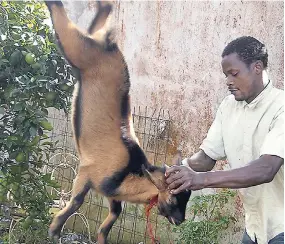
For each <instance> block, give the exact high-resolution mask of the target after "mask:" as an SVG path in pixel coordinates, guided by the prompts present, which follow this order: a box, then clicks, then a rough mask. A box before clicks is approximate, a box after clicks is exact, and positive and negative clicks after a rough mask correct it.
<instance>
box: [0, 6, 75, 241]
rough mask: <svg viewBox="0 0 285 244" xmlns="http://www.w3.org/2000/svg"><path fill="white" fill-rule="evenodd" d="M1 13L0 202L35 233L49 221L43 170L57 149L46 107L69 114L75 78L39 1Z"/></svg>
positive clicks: (46, 180) (1, 8)
mask: <svg viewBox="0 0 285 244" xmlns="http://www.w3.org/2000/svg"><path fill="white" fill-rule="evenodd" d="M0 12H1V14H0V148H1V149H0V203H2V204H3V203H5V202H6V203H8V202H10V201H11V199H13V203H15V204H16V205H17V206H20V207H21V215H23V216H24V221H22V228H24V229H26V230H27V229H30V230H34V228H36V227H37V226H42V224H43V225H47V223H48V222H49V221H50V214H49V208H50V204H51V202H52V196H50V195H49V194H48V192H47V187H49V186H52V187H56V184H55V182H54V181H52V180H51V175H50V174H43V173H42V171H41V169H42V166H43V165H44V164H45V163H46V162H47V161H48V159H49V157H50V154H51V153H52V152H53V151H54V150H55V148H56V144H55V143H54V142H52V141H51V140H50V138H49V136H48V132H49V131H51V130H52V125H51V124H50V123H49V121H48V108H56V109H63V110H64V111H65V112H67V111H68V110H69V108H70V97H71V93H72V90H73V85H74V78H73V76H72V75H71V67H70V66H69V65H67V64H66V62H65V60H64V59H63V57H62V56H61V55H60V54H59V53H58V51H57V48H56V44H55V43H54V38H53V33H52V30H51V28H50V26H49V25H48V24H47V23H48V22H47V19H48V15H47V10H46V7H45V6H44V4H43V3H42V2H36V1H34V0H31V1H24V2H17V1H15V2H13V1H11V2H7V1H1V2H0ZM8 192H9V194H10V196H11V198H10V199H7V193H8ZM30 243H31V242H30Z"/></svg>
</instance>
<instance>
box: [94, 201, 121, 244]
mask: <svg viewBox="0 0 285 244" xmlns="http://www.w3.org/2000/svg"><path fill="white" fill-rule="evenodd" d="M109 203H110V206H109V214H108V216H107V218H106V219H105V220H104V222H103V223H102V224H101V226H100V227H99V230H98V243H99V244H107V237H108V234H109V232H110V230H111V228H112V226H113V224H114V223H115V222H116V220H117V219H118V217H119V215H120V213H121V212H122V205H121V202H120V201H116V200H109Z"/></svg>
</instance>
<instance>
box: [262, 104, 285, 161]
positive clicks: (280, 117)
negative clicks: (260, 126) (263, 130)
mask: <svg viewBox="0 0 285 244" xmlns="http://www.w3.org/2000/svg"><path fill="white" fill-rule="evenodd" d="M265 154H267V155H274V156H279V157H281V158H283V159H284V107H282V108H281V109H280V110H279V111H278V113H277V114H276V116H275V117H274V119H273V121H272V123H271V125H270V129H269V132H268V134H267V135H266V137H265V140H264V142H263V144H262V147H261V149H260V156H262V155H265Z"/></svg>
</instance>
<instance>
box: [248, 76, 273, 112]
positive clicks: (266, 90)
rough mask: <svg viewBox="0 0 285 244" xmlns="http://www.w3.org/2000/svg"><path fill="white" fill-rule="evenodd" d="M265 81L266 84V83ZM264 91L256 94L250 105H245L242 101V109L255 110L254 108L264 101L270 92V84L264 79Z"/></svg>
mask: <svg viewBox="0 0 285 244" xmlns="http://www.w3.org/2000/svg"><path fill="white" fill-rule="evenodd" d="M266 81H267V82H266ZM264 86H265V87H264V89H263V90H262V91H261V92H260V93H259V94H258V96H257V97H256V98H254V99H253V100H252V101H251V102H250V103H247V102H246V101H243V103H244V104H243V105H244V107H248V108H255V106H256V105H257V104H258V103H259V102H260V101H261V100H263V99H264V97H266V96H267V94H269V92H270V91H271V90H272V87H273V85H272V82H271V81H270V80H269V79H266V80H265V81H264Z"/></svg>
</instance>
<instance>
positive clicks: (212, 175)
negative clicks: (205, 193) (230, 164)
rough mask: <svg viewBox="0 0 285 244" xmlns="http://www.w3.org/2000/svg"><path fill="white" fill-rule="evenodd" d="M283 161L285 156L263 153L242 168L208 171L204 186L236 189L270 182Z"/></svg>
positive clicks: (205, 175) (204, 178) (204, 177)
mask: <svg viewBox="0 0 285 244" xmlns="http://www.w3.org/2000/svg"><path fill="white" fill-rule="evenodd" d="M283 163H284V159H283V158H280V157H278V156H273V155H263V156H261V157H260V158H259V159H257V160H254V161H252V162H251V163H250V164H249V165H247V166H245V167H242V168H238V169H233V170H228V171H216V172H207V173H205V174H204V176H203V180H204V188H232V189H235V188H246V187H251V186H256V185H260V184H263V183H269V182H271V181H272V180H273V178H274V176H275V175H276V173H277V172H278V170H279V169H280V167H281V166H282V165H283Z"/></svg>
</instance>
